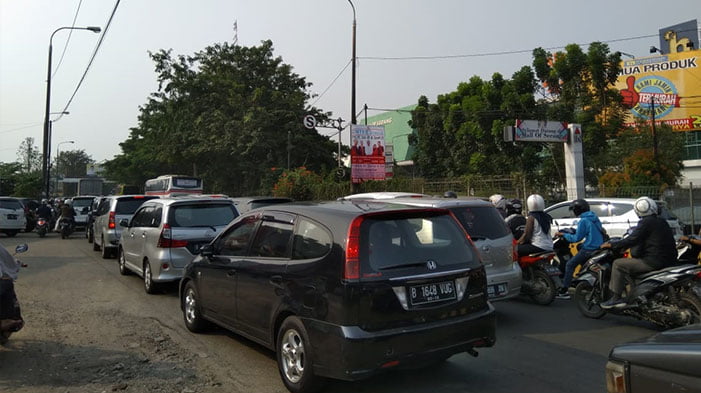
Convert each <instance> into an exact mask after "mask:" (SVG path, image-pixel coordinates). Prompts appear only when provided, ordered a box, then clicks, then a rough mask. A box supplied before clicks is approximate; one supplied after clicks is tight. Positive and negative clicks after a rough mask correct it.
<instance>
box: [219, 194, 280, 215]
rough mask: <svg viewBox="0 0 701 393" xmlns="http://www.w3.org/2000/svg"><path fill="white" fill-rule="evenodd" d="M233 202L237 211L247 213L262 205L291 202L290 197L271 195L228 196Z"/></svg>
mask: <svg viewBox="0 0 701 393" xmlns="http://www.w3.org/2000/svg"><path fill="white" fill-rule="evenodd" d="M229 199H231V200H232V201H233V202H234V205H235V206H236V210H238V212H239V213H241V214H243V213H247V212H249V211H251V210H253V209H257V208H259V207H263V206H269V205H275V204H278V203H288V202H292V201H293V199H292V198H285V197H272V196H250V197H235V198H229Z"/></svg>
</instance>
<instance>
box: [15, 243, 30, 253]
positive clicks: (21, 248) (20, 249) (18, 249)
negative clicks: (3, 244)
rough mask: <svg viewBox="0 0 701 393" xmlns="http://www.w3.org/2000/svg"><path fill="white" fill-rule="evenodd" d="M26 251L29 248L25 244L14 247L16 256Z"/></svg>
mask: <svg viewBox="0 0 701 393" xmlns="http://www.w3.org/2000/svg"><path fill="white" fill-rule="evenodd" d="M27 250H29V246H28V245H27V243H22V244H18V245H17V247H15V252H16V253H18V254H21V253H23V252H27Z"/></svg>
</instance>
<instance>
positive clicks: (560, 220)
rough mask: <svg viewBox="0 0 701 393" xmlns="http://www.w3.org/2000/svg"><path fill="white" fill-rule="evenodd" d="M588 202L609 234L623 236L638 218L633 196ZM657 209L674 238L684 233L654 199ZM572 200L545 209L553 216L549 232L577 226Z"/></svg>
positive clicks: (662, 206)
mask: <svg viewBox="0 0 701 393" xmlns="http://www.w3.org/2000/svg"><path fill="white" fill-rule="evenodd" d="M586 201H587V202H588V203H589V209H590V210H591V211H592V212H594V213H595V214H596V215H597V216H598V217H599V220H601V224H602V225H603V227H604V229H605V230H606V233H607V234H608V235H609V236H612V237H613V236H623V235H624V234H625V233H626V231H627V230H628V229H629V228H632V227H634V226H636V225H637V224H638V221H639V220H640V218H639V217H638V215H637V214H635V210H633V203H634V202H635V199H633V198H586ZM655 202H656V203H657V207H658V209H660V213H659V215H660V217H662V218H665V219H666V220H667V223H669V226H670V227H671V228H672V232H673V233H674V238H675V239H678V238H679V237H680V236H682V235H683V234H684V231H683V229H682V227H681V225H680V223H679V220H678V219H677V217H675V216H674V215H673V214H672V213H671V212H669V210H667V207H666V205H665V203H664V202H662V201H655ZM570 204H572V201H565V202H560V203H556V204H554V205H552V206H549V207H547V208H546V209H545V212H546V213H548V214H550V217H552V218H553V225H552V227H551V230H550V231H551V234H553V235H554V234H555V232H557V231H559V230H561V229H563V228H577V224H578V223H579V219H578V218H577V217H575V216H574V214H573V213H572V211H571V210H570Z"/></svg>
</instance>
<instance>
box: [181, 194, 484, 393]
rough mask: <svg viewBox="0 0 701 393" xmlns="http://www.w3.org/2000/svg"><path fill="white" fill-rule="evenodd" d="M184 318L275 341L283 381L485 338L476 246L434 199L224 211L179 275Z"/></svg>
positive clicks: (422, 356)
mask: <svg viewBox="0 0 701 393" xmlns="http://www.w3.org/2000/svg"><path fill="white" fill-rule="evenodd" d="M180 299H181V307H182V310H183V314H184V318H185V324H186V325H187V328H188V329H189V330H191V331H194V332H199V331H202V330H204V329H205V328H206V327H207V325H208V324H209V323H210V322H214V323H216V324H217V325H220V326H223V327H225V328H227V329H229V330H232V331H234V332H236V333H238V334H240V335H242V336H245V337H247V338H249V339H251V340H254V341H256V342H258V343H260V344H262V345H264V346H265V347H268V348H270V349H272V350H274V351H275V352H276V353H277V361H278V368H279V370H280V375H281V376H282V380H283V382H284V383H285V386H286V387H287V388H288V389H289V390H290V391H292V392H309V391H314V390H316V389H318V388H319V386H320V382H321V381H322V379H323V378H322V377H330V378H337V379H343V380H356V379H360V378H364V377H368V376H370V375H372V374H374V373H377V372H379V371H383V370H387V369H391V368H393V367H402V366H416V365H423V364H429V363H431V362H436V361H440V360H444V359H447V358H448V357H450V356H451V355H453V354H456V353H459V352H469V353H471V354H475V355H476V353H475V351H474V348H476V347H489V346H492V345H494V341H495V316H494V308H493V307H492V306H491V304H490V303H489V302H488V301H487V288H486V275H485V272H484V267H483V266H482V264H481V262H480V260H479V256H478V253H477V251H476V249H475V248H474V246H473V244H472V242H471V241H470V239H469V237H468V236H467V235H466V233H465V232H464V231H463V229H462V228H461V226H460V224H459V223H458V222H457V220H456V218H455V217H454V216H453V215H452V214H451V213H450V212H449V211H448V210H444V209H431V208H429V209H425V208H420V209H417V208H410V207H406V206H399V205H392V204H388V203H384V202H373V201H370V202H368V201H365V202H352V201H339V202H325V203H318V204H283V205H274V206H268V207H264V208H261V209H258V210H256V211H253V212H250V213H248V214H245V215H242V216H240V217H238V218H237V219H236V220H234V221H233V222H232V223H231V224H230V225H229V226H228V227H227V229H225V230H224V231H222V233H221V234H220V235H219V236H217V237H216V238H215V239H214V240H213V241H212V242H211V243H210V244H208V245H206V246H204V247H203V248H202V249H201V253H200V255H198V256H197V257H196V258H195V259H194V260H193V261H192V262H191V263H190V264H189V265H188V266H187V268H186V269H185V273H184V276H183V278H182V281H181V282H180Z"/></svg>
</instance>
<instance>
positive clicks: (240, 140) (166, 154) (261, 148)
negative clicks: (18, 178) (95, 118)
mask: <svg viewBox="0 0 701 393" xmlns="http://www.w3.org/2000/svg"><path fill="white" fill-rule="evenodd" d="M151 58H152V59H153V61H154V62H155V64H156V65H155V69H156V73H157V74H158V77H157V80H158V83H159V88H158V91H157V92H155V93H153V94H151V96H150V97H149V99H148V101H147V102H146V103H145V104H144V105H142V106H141V107H140V114H139V118H138V120H139V124H138V126H137V127H134V128H132V129H131V133H130V136H129V138H128V139H127V140H126V141H124V142H123V143H121V144H120V146H121V148H122V154H120V155H118V156H117V157H115V159H114V160H112V161H110V162H108V163H107V164H106V169H107V171H108V176H109V177H110V178H111V179H112V180H115V181H117V182H120V183H128V184H143V183H144V182H145V180H146V179H149V178H152V177H155V176H158V175H161V174H164V173H182V174H193V175H197V176H200V177H202V178H203V180H204V186H205V191H206V192H222V193H226V194H229V195H246V194H258V193H267V192H269V191H270V190H269V188H268V187H266V186H265V183H266V181H267V182H268V184H269V183H270V179H269V178H268V177H269V176H270V173H269V172H270V170H269V168H273V167H277V168H280V167H286V166H287V154H288V143H287V140H288V135H289V137H290V141H291V149H290V150H289V154H290V166H292V167H296V166H306V167H307V168H309V169H310V170H313V171H317V172H320V173H325V172H328V171H329V170H331V169H333V168H334V167H335V166H336V162H335V156H334V153H335V151H336V148H337V147H336V146H337V145H336V144H335V143H334V142H333V141H331V140H329V138H328V137H324V136H322V135H320V134H318V133H317V132H314V131H309V130H307V129H305V128H304V127H303V126H302V121H301V119H302V117H303V116H304V115H305V114H308V113H311V114H314V115H316V116H317V118H321V119H323V118H324V117H325V116H327V114H325V113H322V112H320V111H319V110H318V109H316V108H313V107H312V108H309V107H307V104H306V102H307V100H308V99H309V98H310V96H309V93H308V92H307V88H308V87H309V84H308V83H307V82H306V81H305V79H304V78H303V77H300V76H299V75H297V74H295V73H294V72H292V66H290V65H288V64H285V63H283V62H282V59H281V58H280V57H274V56H273V45H272V42H270V41H263V42H262V43H261V45H260V46H254V47H243V46H238V45H230V44H228V43H223V44H215V45H212V46H209V47H207V48H205V49H204V50H202V51H200V52H197V53H195V54H194V55H192V56H182V55H181V56H177V57H176V56H173V55H172V53H171V52H170V51H165V50H160V51H158V52H156V53H151Z"/></svg>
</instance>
